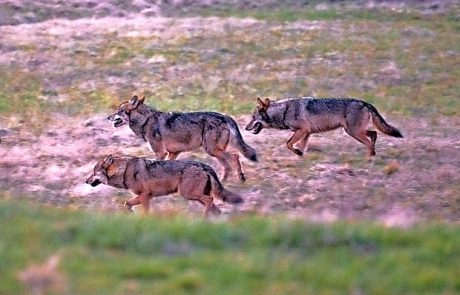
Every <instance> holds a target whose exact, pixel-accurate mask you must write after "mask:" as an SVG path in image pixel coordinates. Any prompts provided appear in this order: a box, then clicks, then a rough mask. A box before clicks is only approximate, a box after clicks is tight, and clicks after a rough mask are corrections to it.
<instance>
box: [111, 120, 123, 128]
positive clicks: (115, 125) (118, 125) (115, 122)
mask: <svg viewBox="0 0 460 295" xmlns="http://www.w3.org/2000/svg"><path fill="white" fill-rule="evenodd" d="M123 124H124V123H123V120H122V119H121V118H116V119H115V120H114V121H113V127H120V126H121V125H123Z"/></svg>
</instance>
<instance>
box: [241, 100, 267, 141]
mask: <svg viewBox="0 0 460 295" xmlns="http://www.w3.org/2000/svg"><path fill="white" fill-rule="evenodd" d="M257 103H258V106H257V107H256V109H255V110H254V112H253V113H252V119H251V122H249V123H248V125H246V130H248V131H251V130H252V133H254V134H258V133H259V132H260V131H262V129H263V128H268V127H270V119H269V117H268V115H267V109H268V107H269V106H270V99H268V98H266V99H265V101H262V100H261V99H260V97H258V98H257Z"/></svg>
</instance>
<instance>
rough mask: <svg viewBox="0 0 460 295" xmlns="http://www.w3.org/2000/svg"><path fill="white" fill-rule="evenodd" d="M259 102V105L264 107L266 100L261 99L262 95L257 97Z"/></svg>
mask: <svg viewBox="0 0 460 295" xmlns="http://www.w3.org/2000/svg"><path fill="white" fill-rule="evenodd" d="M257 103H258V104H259V107H261V108H263V107H264V102H263V101H262V100H261V99H260V97H257Z"/></svg>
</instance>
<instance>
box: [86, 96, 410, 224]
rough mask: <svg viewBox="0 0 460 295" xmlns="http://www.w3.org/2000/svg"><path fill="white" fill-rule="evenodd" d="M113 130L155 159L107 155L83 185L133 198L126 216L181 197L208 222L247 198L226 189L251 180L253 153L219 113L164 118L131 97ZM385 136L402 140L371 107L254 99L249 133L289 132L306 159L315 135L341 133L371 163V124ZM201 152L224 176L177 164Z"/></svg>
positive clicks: (346, 101) (343, 101)
mask: <svg viewBox="0 0 460 295" xmlns="http://www.w3.org/2000/svg"><path fill="white" fill-rule="evenodd" d="M107 119H108V120H109V121H111V122H112V124H113V126H114V127H115V128H118V127H121V126H124V125H128V126H129V128H130V129H131V130H132V131H133V132H134V134H135V135H136V136H137V137H139V138H140V139H142V140H143V141H145V142H146V143H147V145H148V147H149V149H150V150H151V151H152V152H153V153H154V154H155V159H153V158H150V157H138V156H130V155H112V154H110V155H107V156H105V157H104V158H103V159H101V160H99V161H98V162H97V163H96V165H95V166H94V169H93V171H92V174H91V175H90V177H89V178H88V179H87V180H86V183H88V184H90V185H91V186H93V187H94V186H97V185H99V184H105V185H109V186H112V187H116V188H120V189H126V190H129V191H130V192H131V193H132V194H133V195H134V197H133V198H131V199H129V200H128V201H126V202H125V203H124V206H125V208H126V209H127V210H130V211H132V207H133V206H136V205H141V206H142V208H143V211H144V212H145V213H147V212H148V211H149V207H150V200H151V199H152V198H153V197H158V196H164V195H168V194H172V193H179V194H180V195H181V196H183V197H184V198H186V199H188V200H191V201H197V202H199V203H201V204H202V205H203V206H204V211H203V215H205V216H207V215H209V214H219V213H220V209H219V208H218V207H217V206H216V205H215V204H214V199H220V200H222V201H223V202H228V203H231V204H239V203H242V202H243V198H242V197H241V196H240V195H239V194H237V193H235V192H232V191H230V190H228V189H226V188H225V187H224V186H223V184H222V182H224V181H227V179H228V177H229V176H230V174H231V173H232V172H233V173H235V172H236V174H237V176H238V178H239V179H240V181H242V182H244V181H245V180H246V175H245V174H244V170H243V166H242V165H241V162H240V154H241V155H242V156H243V157H245V158H246V159H248V160H249V161H253V162H257V161H258V156H257V152H256V150H255V149H254V148H253V147H251V146H250V145H248V144H247V143H246V142H245V141H244V139H243V136H242V134H241V132H240V129H239V127H238V124H237V123H236V121H235V120H234V119H233V118H232V117H230V116H227V115H224V114H221V113H217V112H208V111H203V112H162V111H160V110H157V109H155V108H154V107H151V106H149V105H147V104H146V103H145V96H144V97H142V98H140V97H138V96H137V95H134V96H133V97H132V98H131V99H130V100H127V101H125V102H123V103H121V104H120V105H119V106H118V109H117V110H116V111H115V112H114V113H113V114H111V115H109V116H108V117H107ZM371 119H372V123H373V125H374V126H375V127H376V129H378V130H379V131H381V132H382V133H384V134H387V135H390V136H393V137H403V136H402V134H401V132H400V131H399V130H398V129H397V128H395V127H393V126H391V125H390V124H388V123H387V122H386V121H385V119H384V118H383V117H382V116H381V115H380V113H379V112H378V111H377V109H376V108H375V107H374V106H373V105H372V104H370V103H368V102H365V101H363V100H360V99H354V98H313V97H299V98H289V99H280V100H274V101H272V100H270V99H269V98H266V99H264V100H262V99H260V98H257V106H256V108H255V109H254V112H253V113H252V117H251V120H250V122H249V123H248V124H247V126H246V128H245V129H246V130H247V131H252V132H253V133H254V134H259V133H260V132H261V131H262V130H263V129H268V128H271V129H279V130H290V131H292V132H293V134H292V136H291V137H290V138H289V139H288V140H287V142H286V147H287V149H289V150H291V151H292V152H293V153H295V154H296V155H298V156H302V155H303V153H304V151H305V149H306V147H307V142H308V139H309V137H310V135H311V134H313V133H319V132H325V131H329V130H333V129H337V128H343V130H345V132H346V133H347V134H349V135H350V136H351V137H353V138H355V139H356V140H357V141H359V142H361V143H362V144H364V145H365V146H366V147H367V157H368V158H370V157H372V156H375V143H376V140H377V132H376V131H373V130H368V129H367V128H368V125H369V121H370V120H371ZM201 148H202V149H203V150H204V151H205V152H206V153H207V154H208V155H209V156H211V157H214V158H216V159H217V161H218V163H219V164H220V166H222V170H223V173H222V176H221V178H219V177H218V175H217V173H216V172H215V170H214V169H213V168H212V167H211V166H209V165H207V164H205V163H203V162H199V161H191V160H177V158H178V156H179V155H180V154H181V153H183V152H189V151H194V150H198V149H201Z"/></svg>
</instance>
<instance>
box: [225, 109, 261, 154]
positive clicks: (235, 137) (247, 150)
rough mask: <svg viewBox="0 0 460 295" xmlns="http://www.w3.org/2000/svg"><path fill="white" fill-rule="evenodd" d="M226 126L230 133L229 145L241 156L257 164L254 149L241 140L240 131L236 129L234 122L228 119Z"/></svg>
mask: <svg viewBox="0 0 460 295" xmlns="http://www.w3.org/2000/svg"><path fill="white" fill-rule="evenodd" d="M228 125H229V128H230V133H231V135H232V136H231V139H230V143H231V145H232V146H233V147H234V148H236V149H237V150H238V151H239V152H240V153H241V154H243V156H244V157H245V158H246V159H248V160H251V161H253V162H257V153H256V150H255V149H254V148H252V147H251V146H250V145H248V144H247V143H246V142H244V140H243V136H241V132H240V129H239V128H238V125H237V124H236V122H235V120H233V119H232V118H230V117H228Z"/></svg>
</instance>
